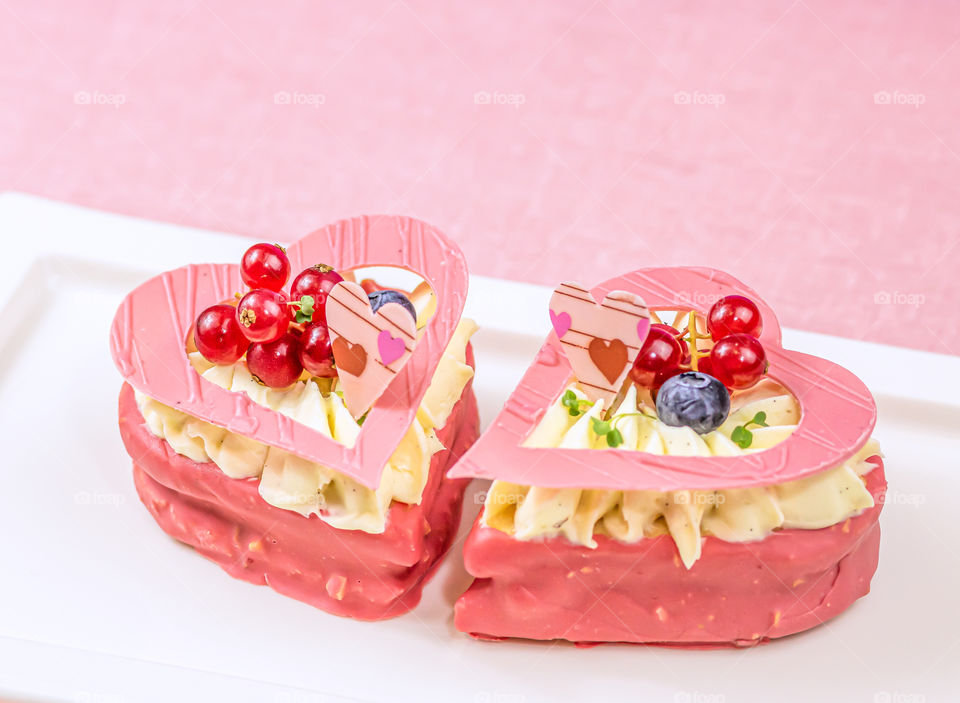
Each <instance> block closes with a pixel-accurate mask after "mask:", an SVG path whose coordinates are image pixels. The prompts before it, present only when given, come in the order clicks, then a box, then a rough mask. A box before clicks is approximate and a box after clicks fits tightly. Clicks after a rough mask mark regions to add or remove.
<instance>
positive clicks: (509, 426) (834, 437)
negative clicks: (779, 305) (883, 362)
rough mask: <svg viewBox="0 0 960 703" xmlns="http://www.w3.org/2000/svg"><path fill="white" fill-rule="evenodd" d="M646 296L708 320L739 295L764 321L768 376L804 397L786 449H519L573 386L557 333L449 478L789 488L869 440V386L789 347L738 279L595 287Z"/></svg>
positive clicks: (872, 416) (668, 279)
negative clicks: (718, 303)
mask: <svg viewBox="0 0 960 703" xmlns="http://www.w3.org/2000/svg"><path fill="white" fill-rule="evenodd" d="M611 290H626V291H630V292H635V293H638V294H640V295H641V296H642V297H643V298H644V300H646V302H647V304H648V305H649V306H650V309H651V310H674V309H677V308H678V307H686V308H693V309H695V310H698V311H699V312H701V313H704V314H705V313H706V312H707V311H708V310H709V308H710V306H711V305H712V303H713V302H714V301H715V300H717V298H719V297H722V296H724V295H729V294H731V293H740V294H742V295H745V296H747V297H749V298H751V299H753V300H754V301H755V302H756V303H757V305H758V307H759V308H760V313H761V315H762V316H763V320H764V328H763V333H762V334H761V336H760V339H761V341H762V342H763V346H764V349H765V350H766V354H767V359H768V360H769V362H770V372H769V373H770V376H771V377H773V378H775V379H776V380H778V381H779V382H781V383H782V384H783V385H784V386H786V387H787V388H788V389H789V390H790V391H791V392H792V393H793V394H794V395H795V396H796V397H797V399H798V401H799V403H800V407H801V412H802V417H801V420H800V424H799V426H798V427H797V429H796V431H794V432H793V434H791V435H790V437H789V438H788V439H787V440H786V441H784V442H781V443H780V444H777V445H776V446H774V447H772V448H770V449H767V450H765V451H762V452H757V453H755V454H748V455H742V456H734V457H719V456H711V457H682V456H659V455H654V454H648V453H646V452H636V451H629V450H620V449H605V450H602V451H598V450H590V449H540V448H529V447H522V446H520V445H521V443H522V442H523V440H524V439H525V438H526V437H527V435H529V433H530V432H531V431H532V430H533V428H534V427H536V425H537V423H538V422H539V421H540V419H541V418H542V417H543V413H544V412H545V411H546V408H547V407H548V406H549V405H550V404H551V403H552V402H553V401H554V400H555V399H556V398H557V397H558V396H559V395H560V393H561V392H562V391H563V389H564V387H565V386H566V385H567V384H568V383H569V382H570V380H571V374H572V371H571V368H570V364H569V362H568V361H567V359H566V357H565V356H564V355H563V353H562V352H561V351H560V348H559V344H558V342H557V340H556V338H555V336H554V335H553V334H551V335H550V336H548V337H547V340H546V342H545V343H544V344H543V346H542V347H541V348H540V351H539V352H538V353H537V356H536V358H535V359H534V361H533V364H531V366H530V368H529V369H528V370H527V372H526V374H524V376H523V379H522V380H521V381H520V384H519V385H518V386H517V388H516V389H515V390H514V392H513V394H512V395H511V396H510V398H509V399H508V400H507V402H506V404H505V405H504V407H503V410H501V412H500V414H499V415H498V416H497V417H496V419H495V420H494V421H493V423H492V424H491V426H490V427H489V428H488V429H487V431H486V432H485V433H484V434H483V436H482V437H481V438H480V440H479V441H478V442H477V443H476V444H475V445H474V446H473V448H472V449H471V450H470V451H469V452H467V454H466V456H464V457H463V459H462V460H461V461H460V462H459V463H458V464H457V465H456V466H455V467H454V468H453V469H452V470H451V474H450V475H451V476H455V477H467V476H472V477H478V478H489V479H501V480H504V481H509V482H511V483H519V484H524V485H534V486H545V487H557V488H609V489H647V490H658V491H667V490H677V489H704V490H710V489H720V488H732V487H739V486H759V485H769V484H772V483H781V482H784V481H792V480H795V479H798V478H802V477H804V476H809V475H811V474H814V473H817V472H818V471H823V470H824V469H828V468H831V467H834V466H836V465H838V464H840V463H842V462H843V461H845V460H846V459H848V458H850V457H851V456H853V455H854V454H855V453H856V452H857V451H858V450H859V449H860V448H861V447H862V446H863V445H864V444H865V443H866V441H867V440H868V439H869V438H870V433H871V431H872V430H873V427H874V424H875V422H876V405H875V403H874V400H873V396H871V395H870V391H869V390H867V388H866V386H864V384H863V382H862V381H860V379H858V378H857V377H856V376H854V375H853V374H852V373H850V372H849V371H847V370H846V369H844V368H842V367H840V366H838V365H836V364H834V363H832V362H830V361H827V360H825V359H820V358H818V357H815V356H810V355H807V354H801V353H799V352H794V351H788V350H785V349H783V347H782V345H781V340H780V326H779V324H778V322H777V318H776V315H775V314H774V312H773V310H772V309H771V308H770V307H769V306H768V305H767V304H766V303H764V302H763V300H762V299H761V298H760V296H758V295H757V294H756V292H754V291H753V290H751V289H750V288H748V287H747V286H745V285H743V284H742V283H740V282H739V281H737V280H736V279H735V278H733V277H732V276H730V275H728V274H726V273H723V272H721V271H716V270H714V269H709V268H687V267H682V268H659V269H641V270H639V271H635V272H634V273H631V274H627V275H625V276H618V277H617V278H613V279H611V280H609V281H606V282H605V283H602V284H601V285H599V286H597V287H596V288H594V289H593V294H594V297H596V298H602V297H603V296H604V295H606V293H608V292H609V291H611Z"/></svg>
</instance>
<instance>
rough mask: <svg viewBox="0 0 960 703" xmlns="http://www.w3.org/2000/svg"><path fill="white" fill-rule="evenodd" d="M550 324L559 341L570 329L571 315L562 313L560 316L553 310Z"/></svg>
mask: <svg viewBox="0 0 960 703" xmlns="http://www.w3.org/2000/svg"><path fill="white" fill-rule="evenodd" d="M550 324H552V325H553V331H554V332H556V333H557V339H560V338H562V337H563V335H565V334H566V333H567V331H568V330H569V329H570V313H568V312H561V313H559V314H558V313H556V312H554V311H553V310H551V311H550Z"/></svg>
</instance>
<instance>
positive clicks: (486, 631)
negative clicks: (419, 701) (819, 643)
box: [454, 457, 886, 647]
mask: <svg viewBox="0 0 960 703" xmlns="http://www.w3.org/2000/svg"><path fill="white" fill-rule="evenodd" d="M874 461H875V462H876V463H878V464H879V466H878V467H877V468H875V469H874V470H873V471H871V472H870V473H869V474H867V476H866V481H867V488H868V489H869V490H870V492H871V493H872V494H873V496H874V500H875V502H876V505H875V506H874V507H873V508H870V509H869V510H867V511H865V512H863V513H862V514H860V515H859V516H857V517H854V518H851V519H849V520H847V521H845V522H843V523H840V524H838V525H834V526H833V527H828V528H824V529H822V530H782V531H777V532H774V533H773V534H771V535H769V536H767V537H766V538H765V539H763V540H760V541H757V542H745V543H732V542H724V541H722V540H719V539H716V538H715V537H706V538H704V540H703V555H702V556H701V558H700V559H699V560H698V561H697V562H696V563H695V564H694V565H693V568H691V569H690V570H687V569H685V568H684V566H683V564H682V563H681V562H680V558H679V555H678V554H677V548H676V545H675V544H674V543H673V540H672V539H671V538H670V536H669V535H665V536H661V537H656V538H652V539H644V540H641V541H639V542H637V543H634V544H624V543H621V542H617V541H615V540H611V539H608V538H606V537H603V536H598V537H597V543H598V547H597V549H589V548H587V547H582V546H579V545H575V544H572V543H571V542H568V541H567V540H566V539H565V538H562V537H560V538H553V539H549V540H536V541H529V542H523V541H519V540H515V539H513V538H512V537H510V536H509V535H507V534H506V533H503V532H500V531H499V530H495V529H492V528H489V527H482V526H481V525H480V524H479V521H478V523H477V524H476V525H475V526H474V528H473V530H472V531H471V533H470V535H469V537H467V541H466V543H465V545H464V550H463V556H464V563H465V565H466V568H467V571H469V572H470V573H471V574H473V575H474V576H476V577H477V580H476V581H474V583H473V585H471V586H470V588H469V590H468V591H467V592H466V593H465V594H464V595H463V596H461V598H460V599H459V600H458V601H457V604H456V606H455V609H456V614H455V620H454V622H455V624H456V627H457V629H458V630H461V631H462V632H467V633H470V634H473V635H475V636H477V637H483V638H503V637H522V638H528V639H540V640H550V639H566V640H570V641H573V642H580V643H590V642H635V643H649V644H677V645H682V646H688V647H689V646H722V645H735V646H750V645H754V644H759V643H761V642H765V641H767V640H771V639H774V638H777V637H784V636H786V635H790V634H794V633H796V632H801V631H803V630H807V629H810V628H811V627H815V626H816V625H819V624H821V623H822V622H824V621H826V620H829V619H830V618H833V617H836V616H837V615H839V614H840V613H842V612H843V611H844V610H846V609H847V608H848V607H849V606H850V605H851V604H852V603H853V602H854V601H855V600H857V599H858V598H860V597H861V596H864V595H866V594H867V593H868V592H869V590H870V579H871V578H872V576H873V574H874V572H875V571H876V568H877V560H878V556H879V547H880V524H879V522H878V519H879V517H880V511H881V509H882V495H883V493H884V491H885V490H886V480H885V478H884V474H883V465H882V462H881V461H880V459H879V457H876V458H874Z"/></svg>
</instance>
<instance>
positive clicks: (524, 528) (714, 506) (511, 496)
mask: <svg viewBox="0 0 960 703" xmlns="http://www.w3.org/2000/svg"><path fill="white" fill-rule="evenodd" d="M568 390H572V391H573V392H574V393H575V394H576V395H577V396H578V397H579V398H585V396H584V395H583V393H582V392H581V391H580V390H579V389H578V388H577V387H576V386H575V385H571V386H570V387H568ZM731 402H732V408H731V412H730V415H729V417H728V418H727V420H726V421H725V422H724V423H723V425H722V426H721V427H720V428H718V429H717V430H716V431H714V432H710V433H708V434H706V435H703V436H701V435H699V434H697V433H696V432H694V431H693V430H692V429H690V428H689V427H670V426H668V425H665V424H664V423H662V422H660V420H658V419H657V418H656V411H655V410H654V409H653V408H652V407H651V406H649V405H648V404H646V403H643V402H641V401H639V400H638V397H637V392H636V389H635V388H634V387H631V389H630V390H629V391H628V392H627V394H626V396H625V397H624V399H623V402H622V403H621V405H620V406H619V408H617V411H616V413H615V416H616V415H620V414H624V415H623V416H622V417H621V418H620V419H619V420H617V421H616V424H615V426H616V427H617V429H619V430H620V432H621V434H622V436H623V445H622V446H621V447H620V448H621V449H628V450H637V451H643V452H649V453H652V454H666V455H675V456H735V455H738V454H746V453H750V452H756V451H762V450H764V449H767V448H769V447H772V446H774V445H775V444H777V443H779V442H782V441H783V440H785V439H786V438H787V437H788V436H789V435H790V433H791V432H793V430H794V429H795V428H796V426H797V423H798V422H799V421H800V407H799V404H798V403H797V401H796V399H795V398H794V397H793V396H792V395H791V394H789V393H788V392H787V391H786V390H785V389H783V388H782V387H780V386H778V385H777V384H775V383H773V382H769V381H764V382H762V383H760V384H758V385H757V386H756V387H754V388H753V389H750V390H749V391H746V392H743V393H739V394H735V395H734V397H733V398H732V400H731ZM760 411H762V412H764V413H766V423H767V424H768V425H769V427H755V426H753V425H751V426H750V428H749V429H750V431H751V432H752V435H753V442H752V444H751V446H750V447H749V448H748V449H742V448H741V447H740V446H739V445H738V444H736V443H735V442H734V441H733V440H732V439H731V434H732V433H733V430H734V428H735V427H737V426H738V425H743V424H744V423H745V422H747V421H748V420H750V419H752V418H753V417H754V416H755V415H756V413H757V412H760ZM601 412H602V407H600V405H599V404H597V405H594V406H592V407H590V408H589V409H588V410H587V411H586V412H585V413H583V414H581V415H580V416H578V417H571V416H570V414H569V411H568V409H567V408H566V407H565V406H563V405H562V403H561V402H560V399H558V400H557V401H556V402H555V403H554V404H553V405H551V407H550V408H548V409H547V411H546V413H545V414H544V417H543V419H542V420H541V421H540V423H539V424H538V426H537V427H536V428H535V429H534V430H533V432H532V433H531V434H530V436H529V437H528V438H527V441H526V442H525V446H533V447H567V448H579V449H603V448H605V447H606V446H607V444H606V439H605V437H602V436H601V437H598V436H597V435H596V434H595V433H594V432H593V428H592V422H591V418H593V417H599V416H600V413H601ZM879 453H880V451H879V447H878V445H877V443H876V442H875V441H874V440H872V439H871V440H870V441H869V442H868V443H867V444H866V445H865V446H864V447H863V448H862V449H861V450H860V451H859V452H857V454H856V455H855V456H854V457H852V458H851V459H849V460H848V461H846V462H844V463H843V464H841V465H840V466H837V467H835V468H833V469H829V470H827V471H824V472H821V473H819V474H816V475H814V476H810V477H808V478H804V479H800V480H798V481H790V482H788V483H781V484H776V485H771V486H761V487H754V488H739V489H724V490H718V491H670V492H658V491H612V490H593V489H583V490H581V489H551V488H542V487H536V486H532V487H531V486H520V485H516V484H511V483H506V482H504V481H494V482H493V484H492V485H491V487H490V490H489V492H488V493H487V498H486V502H485V505H484V513H483V518H482V520H483V523H484V524H485V525H487V526H489V527H493V528H495V529H498V530H501V531H503V532H506V533H508V534H511V535H513V536H514V537H516V538H517V539H521V540H527V539H535V538H550V537H557V536H562V537H564V538H566V539H567V540H569V541H570V542H572V543H574V544H579V545H583V546H586V547H590V548H595V547H596V546H597V542H596V540H595V539H594V537H595V535H598V534H602V535H606V536H608V537H611V538H613V539H617V540H620V541H622V542H628V543H633V542H637V541H639V540H641V539H643V538H645V537H654V536H657V535H662V534H669V535H670V536H671V537H672V538H673V540H674V542H675V543H676V545H677V550H678V551H679V554H680V558H681V559H682V560H683V563H684V565H685V566H686V567H687V568H690V567H691V566H693V564H694V563H695V562H696V561H697V559H699V558H700V550H701V545H702V537H703V536H705V535H712V536H714V537H717V538H719V539H722V540H725V541H728V542H748V541H753V540H759V539H763V538H764V537H766V536H767V535H769V534H770V533H771V532H773V531H774V530H777V529H782V528H799V529H818V528H822V527H828V526H830V525H835V524H838V523H840V522H843V521H844V520H846V519H848V518H850V517H852V516H855V515H858V514H859V513H861V512H862V511H863V510H866V509H867V508H871V507H873V504H874V501H873V496H871V494H870V492H869V491H868V490H867V489H866V486H865V483H864V480H863V478H862V476H863V475H864V474H866V473H867V472H868V471H870V469H872V468H873V466H874V465H873V464H872V463H870V462H868V461H867V459H868V458H869V457H871V456H874V455H877V454H879Z"/></svg>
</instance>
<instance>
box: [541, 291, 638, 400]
mask: <svg viewBox="0 0 960 703" xmlns="http://www.w3.org/2000/svg"><path fill="white" fill-rule="evenodd" d="M550 321H551V323H553V331H554V332H556V334H557V339H559V340H560V347H561V349H563V353H564V354H566V356H567V360H568V361H569V362H570V366H571V367H572V368H573V374H574V376H576V378H577V380H578V381H579V382H580V387H581V388H582V389H583V391H584V393H586V394H587V397H589V398H590V400H594V401H595V400H603V401H604V403H606V404H607V405H609V404H610V402H611V401H612V400H613V399H614V398H615V397H616V395H617V393H619V392H620V388H621V387H622V386H623V382H624V380H626V377H627V373H628V372H629V371H630V367H631V366H632V365H633V362H634V360H635V359H636V358H637V354H638V353H639V352H640V347H642V346H643V341H644V340H645V339H646V338H647V333H648V332H649V331H650V312H649V311H648V310H647V306H646V304H645V303H644V302H643V298H641V297H640V296H639V295H637V294H636V293H628V292H626V291H622V290H616V291H612V292H610V293H608V294H607V295H606V296H604V297H603V299H602V300H601V301H600V302H599V303H598V302H597V301H596V300H595V299H594V297H593V296H592V295H591V293H590V291H589V290H587V289H586V288H584V287H583V286H581V285H579V284H577V283H561V284H560V285H559V286H558V287H557V289H556V290H555V291H554V292H553V297H551V298H550Z"/></svg>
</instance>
